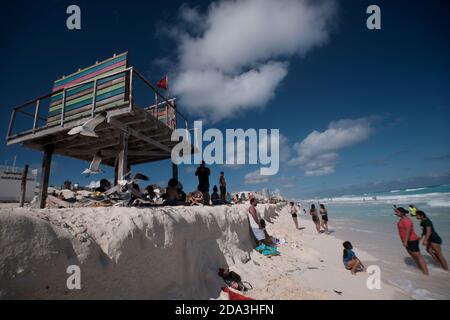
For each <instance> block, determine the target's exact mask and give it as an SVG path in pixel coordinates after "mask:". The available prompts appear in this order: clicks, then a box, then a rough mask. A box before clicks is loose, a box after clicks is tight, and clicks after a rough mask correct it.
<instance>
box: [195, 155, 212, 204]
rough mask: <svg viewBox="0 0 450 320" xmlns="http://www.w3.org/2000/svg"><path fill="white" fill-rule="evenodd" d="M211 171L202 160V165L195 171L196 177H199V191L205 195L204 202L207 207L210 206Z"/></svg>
mask: <svg viewBox="0 0 450 320" xmlns="http://www.w3.org/2000/svg"><path fill="white" fill-rule="evenodd" d="M210 174H211V171H210V170H209V168H207V167H206V164H205V161H204V160H202V164H201V165H200V166H199V167H198V168H197V171H195V175H196V176H197V177H198V186H197V190H198V191H200V192H201V193H202V194H203V201H204V204H205V205H209V175H210Z"/></svg>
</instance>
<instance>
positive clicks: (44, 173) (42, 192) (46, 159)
mask: <svg viewBox="0 0 450 320" xmlns="http://www.w3.org/2000/svg"><path fill="white" fill-rule="evenodd" d="M52 155H53V145H48V146H45V148H44V156H43V157H42V168H41V185H40V189H39V197H38V208H40V209H44V208H45V201H46V199H47V189H48V180H49V178H50V166H51V164H52Z"/></svg>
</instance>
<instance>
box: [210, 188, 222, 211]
mask: <svg viewBox="0 0 450 320" xmlns="http://www.w3.org/2000/svg"><path fill="white" fill-rule="evenodd" d="M218 191H219V189H218V188H217V186H214V187H213V193H212V194H211V203H212V205H213V206H218V205H221V204H224V201H223V200H222V199H221V197H220V196H219V194H218Z"/></svg>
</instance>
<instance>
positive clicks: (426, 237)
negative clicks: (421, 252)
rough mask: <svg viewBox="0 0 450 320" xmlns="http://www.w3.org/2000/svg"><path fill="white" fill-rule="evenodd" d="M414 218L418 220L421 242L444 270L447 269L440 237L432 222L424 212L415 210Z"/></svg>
mask: <svg viewBox="0 0 450 320" xmlns="http://www.w3.org/2000/svg"><path fill="white" fill-rule="evenodd" d="M416 218H417V219H418V220H420V226H421V227H422V239H423V240H422V244H423V245H424V246H425V248H427V252H428V253H429V254H430V256H432V257H433V259H434V260H435V261H436V262H437V263H438V264H439V265H440V266H441V267H442V269H444V270H448V264H447V260H445V257H444V255H443V254H442V250H441V244H442V239H441V237H440V236H439V235H438V234H437V232H436V230H434V226H433V223H432V222H431V220H430V218H428V217H427V215H426V214H425V212H423V211H421V210H417V212H416Z"/></svg>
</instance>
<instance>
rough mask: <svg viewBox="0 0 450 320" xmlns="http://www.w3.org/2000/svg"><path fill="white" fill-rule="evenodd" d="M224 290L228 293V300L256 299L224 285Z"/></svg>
mask: <svg viewBox="0 0 450 320" xmlns="http://www.w3.org/2000/svg"><path fill="white" fill-rule="evenodd" d="M222 291H223V292H225V293H228V300H255V299H253V298H250V297H246V296H244V295H242V294H240V293H237V292H235V291H233V290H231V289H230V288H228V287H223V288H222Z"/></svg>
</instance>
